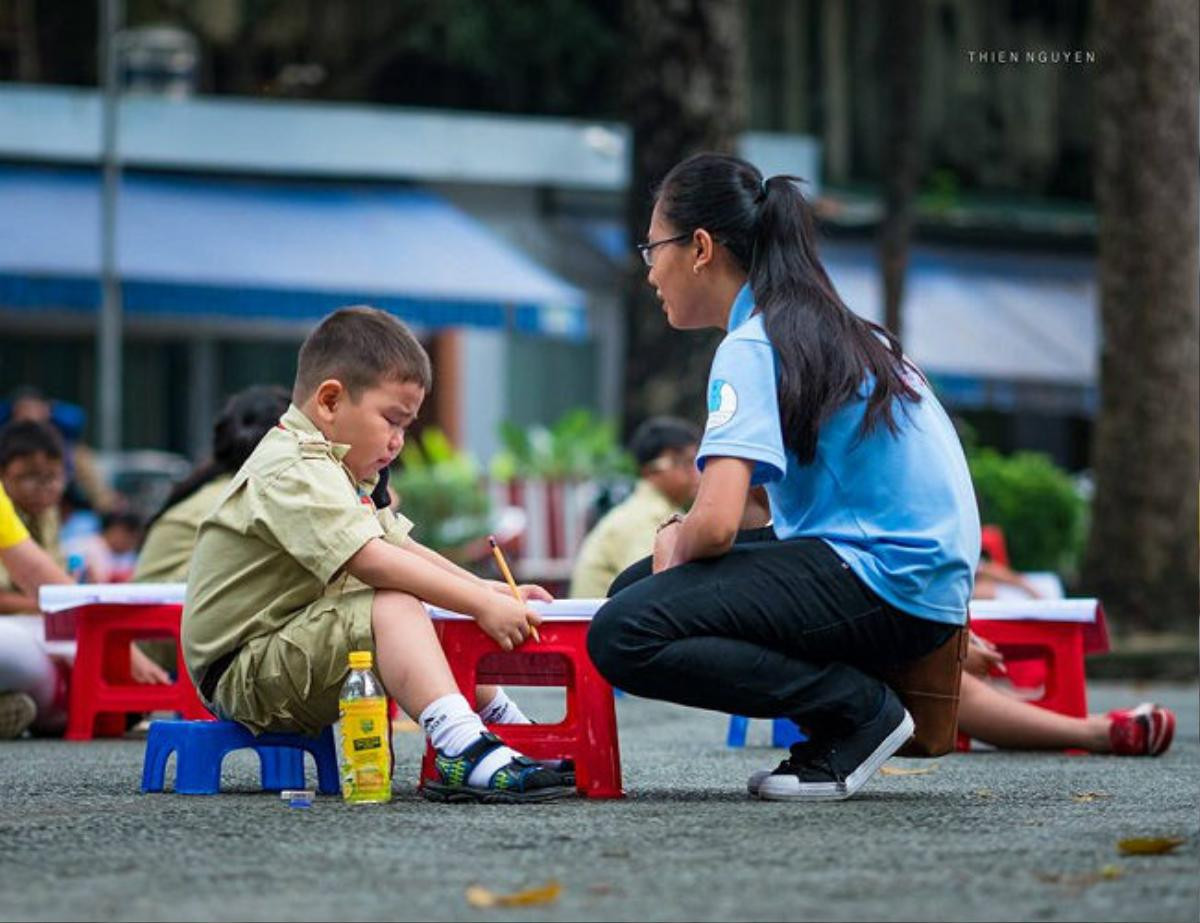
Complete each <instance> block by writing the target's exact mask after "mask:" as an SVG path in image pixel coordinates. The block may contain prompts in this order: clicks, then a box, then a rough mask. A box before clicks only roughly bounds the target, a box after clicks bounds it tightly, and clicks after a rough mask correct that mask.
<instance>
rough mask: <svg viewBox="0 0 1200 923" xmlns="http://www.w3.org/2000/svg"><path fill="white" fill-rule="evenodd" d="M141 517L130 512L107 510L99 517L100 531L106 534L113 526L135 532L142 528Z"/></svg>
mask: <svg viewBox="0 0 1200 923" xmlns="http://www.w3.org/2000/svg"><path fill="white" fill-rule="evenodd" d="M142 525H143V520H142V517H141V516H139V515H138V514H137V513H135V512H133V511H132V510H109V511H108V512H107V513H104V514H103V515H102V516H101V517H100V531H101V532H107V531H108V530H109V529H111V528H113V527H114V526H115V527H116V528H119V529H128V530H129V531H130V532H137V531H139V530H140V529H141V528H142Z"/></svg>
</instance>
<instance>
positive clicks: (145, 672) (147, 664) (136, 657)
mask: <svg viewBox="0 0 1200 923" xmlns="http://www.w3.org/2000/svg"><path fill="white" fill-rule="evenodd" d="M129 675H130V676H131V677H132V678H133V681H134V682H135V683H143V684H145V685H147V686H165V685H169V684H170V682H171V677H170V676H168V675H167V671H166V670H164V669H163V668H162V667H160V666H159V665H158V664H156V663H155V662H154V661H153V660H151V659H150V658H149V657H147V656H146V655H145V654H143V653H142V651H141V648H139V647H138V646H137V645H136V644H131V645H129Z"/></svg>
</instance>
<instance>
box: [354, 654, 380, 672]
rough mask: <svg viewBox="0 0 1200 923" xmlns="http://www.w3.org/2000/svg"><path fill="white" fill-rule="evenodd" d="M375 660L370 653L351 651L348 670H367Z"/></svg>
mask: <svg viewBox="0 0 1200 923" xmlns="http://www.w3.org/2000/svg"><path fill="white" fill-rule="evenodd" d="M374 661H375V658H374V656H373V655H372V654H371V652H370V651H351V652H350V669H351V670H369V669H371V664H372V663H374Z"/></svg>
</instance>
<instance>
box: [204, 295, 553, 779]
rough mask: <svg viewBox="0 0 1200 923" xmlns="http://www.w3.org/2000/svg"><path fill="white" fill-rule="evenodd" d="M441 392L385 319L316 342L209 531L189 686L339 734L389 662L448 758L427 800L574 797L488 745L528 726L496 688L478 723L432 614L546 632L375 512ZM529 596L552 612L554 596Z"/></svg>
mask: <svg viewBox="0 0 1200 923" xmlns="http://www.w3.org/2000/svg"><path fill="white" fill-rule="evenodd" d="M431 379H432V375H431V371H430V365H429V357H428V356H427V355H426V353H425V350H424V349H423V348H422V347H421V345H420V344H419V343H418V342H417V341H416V339H415V338H414V337H413V335H412V334H411V333H410V332H409V330H408V328H407V327H405V326H404V324H402V323H401V322H400V321H398V320H396V319H395V318H393V317H392V316H391V315H388V314H386V313H384V312H383V311H379V310H377V309H375V308H367V307H354V308H343V309H341V310H339V311H336V312H334V313H333V314H331V315H329V316H328V317H326V318H325V319H324V320H323V321H322V322H321V323H320V324H319V325H318V326H317V328H316V329H315V330H313V332H312V333H311V334H310V335H309V336H308V339H306V340H305V342H304V345H303V346H302V347H301V348H300V359H299V365H298V368H297V371H296V383H295V387H294V388H293V391H292V402H293V403H292V405H291V406H290V407H289V408H288V410H287V413H285V414H284V416H283V417H282V418H281V419H280V421H279V425H278V426H277V427H275V428H274V429H272V430H270V431H269V432H268V433H267V435H266V436H264V437H263V440H262V441H261V442H260V443H259V444H258V447H257V448H256V449H255V450H254V452H253V453H252V454H251V455H250V457H249V458H248V459H247V460H246V463H245V464H244V465H243V466H242V467H241V469H240V470H239V471H238V472H237V474H235V475H234V477H233V480H232V481H231V482H230V484H229V486H228V488H227V489H226V491H225V492H224V494H223V495H222V497H221V499H220V500H219V501H218V504H217V507H216V509H215V510H214V511H213V512H212V513H211V514H210V515H209V516H208V517H207V518H206V519H205V520H204V521H203V523H202V524H201V526H200V530H199V533H198V537H197V541H196V548H195V551H194V553H193V556H192V563H191V569H190V570H189V573H188V588H187V601H186V604H185V607H184V615H183V629H182V642H183V648H184V656H185V659H186V661H187V665H188V670H189V672H190V673H191V675H192V679H193V680H194V681H195V683H196V686H197V688H198V689H199V690H200V695H201V697H202V698H203V699H204V700H205V702H206V703H208V704H209V705H210V707H212V708H213V710H214V711H215V712H216V713H218V714H219V715H221V717H223V718H227V719H232V720H235V721H239V722H241V723H242V724H244V725H245V726H247V727H248V728H250V729H251V730H252V731H254V732H255V733H261V732H264V731H292V732H295V731H299V732H302V733H307V734H316V733H317V732H319V731H320V730H321V729H322V728H324V727H326V726H327V725H330V724H333V723H334V722H335V721H336V720H337V717H338V693H339V691H340V689H341V686H342V683H343V681H344V679H345V677H346V674H347V672H348V666H347V655H348V654H349V652H350V651H355V650H368V651H373V652H374V655H375V664H376V667H377V670H378V672H379V674H380V678H381V679H382V681H383V684H384V686H385V687H386V688H387V690H388V693H389V694H390V695H391V696H392V697H393V698H394V699H395V700H396V701H397V702H398V703H399V704H400V707H401V708H403V709H404V710H405V711H406V712H407V713H408V714H410V715H412V716H413V717H415V718H417V719H418V720H419V721H420V724H421V726H422V728H423V729H424V730H425V733H426V734H427V735H428V736H429V739H430V742H431V743H432V745H433V747H434V749H435V750H436V751H437V755H438V758H437V760H436V765H437V770H438V773H439V776H440V778H439V780H438V781H437V782H436V783H427V784H426V786H425V787H424V788H423V789H422V791H423V793H424V794H425V795H426V796H427V797H430V798H433V799H435V800H453V801H471V800H475V801H504V802H522V801H545V800H549V799H553V798H558V797H562V796H564V795H567V794H571V793H572V792H573V788H571V787H569V786H568V785H566V784H565V783H566V782H567V779H566V778H565V777H564V776H563V775H561V774H559V773H558V772H556V771H553V770H551V769H549V768H547V767H545V766H543V765H542V764H540V763H536V762H534V761H532V760H529V759H527V758H526V757H523V756H520V755H519V754H517V753H515V752H514V751H512V750H511V749H509V748H508V747H506V746H505V745H504V744H503V742H502V741H500V740H499V739H498V738H496V737H495V736H493V735H491V734H489V733H487V731H486V729H485V727H484V723H485V722H486V723H491V724H505V723H517V722H525V721H527V720H528V719H526V718H525V716H524V715H522V714H521V712H520V710H519V709H518V708H517V707H516V705H515V704H513V702H512V701H511V700H509V699H508V698H507V696H505V694H504V691H503V690H500V689H496V688H495V687H480V688H479V689H478V690H476V700H477V702H478V703H479V704H480V706H481V710H480V713H479V714H476V712H475V711H474V710H473V709H472V708H471V706H470V705H469V704H468V703H467V700H466V698H465V697H464V696H463V695H461V694H460V693H459V691H458V688H457V686H456V685H455V682H454V678H453V676H452V674H451V672H450V668H449V665H448V664H447V663H446V657H445V655H444V654H443V652H442V648H441V645H440V643H439V642H438V639H437V636H436V634H435V632H434V628H433V624H432V622H431V621H430V619H429V615H428V613H427V612H426V610H425V608H424V606H423V605H422V602H423V601H424V602H428V603H431V604H433V605H436V606H440V607H444V608H446V609H451V610H453V611H456V612H462V613H465V614H468V615H471V616H473V617H474V618H475V620H476V621H477V622H478V623H479V626H480V628H481V629H482V630H483V631H484V632H486V633H487V634H488V636H489V637H491V638H493V639H494V640H495V641H496V643H497V644H499V645H500V647H501V648H503V649H504V650H512V649H513V648H515V647H517V646H518V645H520V644H521V643H523V642H524V641H525V639H526V638H527V637H528V636H529V634H530V626H531V625H537V624H538V623H539V622H540V619H539V617H538V616H537V614H536V613H534V612H533V611H532V610H530V609H529V608H528V607H527V606H526V605H524V604H523V603H520V602H518V601H517V600H515V599H513V597H512V595H511V594H510V593H509V591H508V588H507V586H506V585H505V584H503V583H499V582H496V581H484V580H481V579H479V578H477V577H475V576H474V575H472V574H470V573H469V572H467V571H465V570H463V569H462V568H459V567H457V566H456V565H454V564H452V563H450V562H449V561H447V560H446V559H445V558H443V557H441V556H440V555H438V554H436V553H435V552H433V551H431V550H429V549H428V548H425V547H424V546H422V545H420V544H419V543H418V542H416V541H414V540H413V539H412V538H410V537H409V531H410V529H411V528H412V523H410V522H409V521H408V520H406V519H405V518H404V517H403V516H397V515H394V514H393V513H391V512H390V511H389V510H387V509H380V510H376V508H375V505H374V504H373V503H372V501H371V492H372V490H373V488H374V486H375V484H376V483H377V481H378V476H379V472H380V470H382V469H384V468H386V467H387V466H388V465H390V464H391V462H392V461H393V459H395V457H396V456H397V454H399V452H400V449H401V448H402V447H403V445H404V433H405V430H406V428H407V427H409V426H411V425H412V423H413V421H414V420H415V419H416V417H417V413H418V411H419V410H420V408H421V402H422V401H423V400H424V399H425V393H426V391H428V389H429V387H430V383H431ZM522 594H523V596H524V597H525V599H529V598H542V599H548V598H549V595H548V594H547V593H546V592H545V591H544V590H542V589H541V588H540V587H529V586H527V587H522Z"/></svg>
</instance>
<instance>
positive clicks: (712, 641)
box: [588, 154, 980, 800]
mask: <svg viewBox="0 0 1200 923" xmlns="http://www.w3.org/2000/svg"><path fill="white" fill-rule="evenodd" d="M797 182H798V181H797V180H796V179H795V178H793V177H787V176H776V177H772V178H770V179H764V178H763V176H762V174H760V173H759V171H758V170H757V169H756V168H755V167H753V166H752V165H750V164H749V163H746V162H745V161H743V160H739V159H737V158H734V157H726V156H720V155H716V154H701V155H697V156H695V157H693V158H690V159H689V160H686V161H684V162H682V163H681V164H679V165H677V166H676V167H675V168H674V169H672V170H671V172H670V173H669V174H668V175H667V177H666V178H665V179H664V180H663V183H662V185H661V187H660V189H659V190H658V193H657V197H656V201H655V205H654V210H653V214H652V217H651V221H650V227H649V236H648V240H647V241H646V243H644V244H642V245H641V246H640V247H639V249H640V250H641V253H642V255H643V258H644V259H645V262H646V264H647V265H648V266H649V273H648V281H649V283H650V284H651V285H652V286H654V288H655V290H656V291H657V293H658V295H659V298H660V300H661V302H662V307H663V310H664V312H665V313H666V316H667V321H668V323H670V324H671V326H672V327H675V328H676V329H681V330H686V329H696V328H703V327H720V328H722V329H724V330H725V331H726V336H725V338H724V340H723V341H722V342H721V344H720V346H719V347H718V349H717V353H716V356H715V357H714V359H713V362H712V367H711V371H710V374H709V380H708V391H707V394H708V411H709V414H708V421H707V425H706V428H705V432H704V437H703V440H702V442H701V445H700V450H699V453H698V457H697V463H698V465H699V466H700V468H701V471H702V474H701V479H700V488H699V492H698V495H697V497H696V502H695V503H694V504H693V505H692V508H691V510H690V511H689V512H688V513H687V515H686V516H684V515H679V514H676V515H674V516H672V517H670V518H669V519H668V520H667V522H665V523H664V524H663V526H662V527H661V528H660V530H659V532H658V535H657V538H656V541H655V547H654V555H653V558H652V560H647V561H643V562H640V563H639V564H636V565H634V566H633V567H631V568H630V569H629V570H628V571H626V572H625V573H624V574H622V575H621V576H620V577H619V578H618V579H617V581H616V582H615V583H614V585H613V588H612V593H613V595H612V598H611V599H610V600H609V602H608V603H606V604H605V605H604V606H603V607H602V608H601V609H600V610H599V612H597V614H596V617H595V619H594V620H593V624H592V627H591V631H590V633H589V636H588V648H589V651H590V652H591V655H592V658H593V660H594V661H595V663H596V665H597V667H598V668H599V669H600V671H601V673H603V674H604V675H605V677H606V678H608V679H609V681H611V682H612V683H613V685H615V686H618V687H620V688H621V689H624V690H626V691H628V692H631V693H634V694H635V695H641V696H646V697H650V698H659V699H665V700H668V701H672V702H678V703H680V704H684V705H691V706H696V707H700V708H711V709H715V710H718V711H723V712H729V713H733V714H741V715H749V716H752V717H763V718H767V717H776V716H787V717H790V718H792V719H794V720H795V721H797V722H798V723H799V724H801V725H802V726H803V727H804V728H805V730H806V731H807V732H808V735H809V742H808V743H806V744H802V745H798V746H797V747H795V748H793V750H792V754H791V756H790V757H789V758H788V759H787V760H784V761H783V763H781V764H780V766H779V767H778V768H776V769H775V770H774V771H770V770H763V771H761V772H758V773H755V774H754V776H752V777H751V779H750V782H749V788H750V790H751V792H752V794H755V795H757V796H758V797H760V798H764V799H771V800H822V799H825V800H828V799H842V798H847V797H849V796H851V795H853V794H854V793H855V792H856V791H858V789H859V788H861V787H862V785H863V784H864V783H865V782H866V781H867V780H868V779H869V778H870V777H871V775H872V774H874V772H875V771H876V770H877V769H878V768H879V766H880V765H882V763H883V762H884V761H885V760H886V759H887V758H888V757H889V756H891V755H892V754H893V753H894V752H895V751H896V750H898V749H899V748H900V747H901V746H902V745H903V744H904V742H905V741H906V740H907V739H908V737H909V736H911V734H912V731H913V721H912V717H911V716H910V715H909V714H908V712H907V710H906V709H905V708H904V706H903V705H902V704H901V702H900V700H899V698H898V697H897V696H896V694H895V693H894V692H893V691H892V689H890V688H889V687H888V686H887V685H886V684H885V683H884V682H882V681H881V680H880V679H878V678H877V676H878V674H879V673H880V672H882V671H883V670H885V669H887V668H889V667H893V666H897V665H900V664H903V663H906V662H908V661H911V660H915V659H917V658H920V657H922V656H923V655H925V654H927V653H929V652H931V651H933V650H934V649H936V648H937V647H939V646H940V645H941V644H943V643H944V642H946V641H947V640H949V639H950V638H951V637H952V636H953V635H954V633H955V632H956V631H957V630H958V629H959V628H960V627H961V626H962V625H963V624H964V622H965V619H966V612H967V600H968V599H969V598H970V595H971V582H972V575H973V574H974V571H975V565H976V562H977V560H978V557H979V544H980V536H979V519H978V514H977V512H976V503H975V497H974V494H973V491H972V487H971V480H970V477H969V474H968V471H967V465H966V460H965V458H964V456H963V451H962V447H961V446H960V444H959V441H958V437H957V436H956V435H955V431H954V428H953V426H952V425H951V424H950V421H949V420H948V419H947V417H946V414H945V413H944V412H943V410H942V408H941V407H940V406H939V404H938V402H937V399H936V398H935V397H934V396H933V393H932V391H931V390H930V388H929V385H928V383H927V382H926V380H925V378H924V376H923V375H922V374H921V372H920V371H919V370H918V369H917V368H916V367H915V366H914V365H913V364H912V362H911V361H910V360H909V359H908V358H907V357H906V356H905V355H904V354H903V353H902V351H901V348H900V344H899V343H898V342H897V340H896V338H895V337H893V336H892V335H891V334H890V333H888V332H887V331H886V330H884V329H883V328H881V327H879V326H878V325H876V324H872V323H870V322H868V321H865V320H863V319H861V318H860V317H858V316H857V315H855V314H854V313H852V312H851V311H850V309H849V308H848V307H847V306H846V305H845V304H844V303H843V302H842V300H841V298H840V297H839V296H838V294H837V292H836V290H835V289H834V287H833V284H832V283H831V282H830V280H829V277H828V275H827V274H826V272H825V269H824V267H823V266H822V265H821V262H820V259H819V258H818V256H817V251H816V238H815V234H814V229H813V220H812V213H811V209H810V206H809V205H808V203H807V202H806V201H805V199H804V197H803V196H802V195H801V193H800V190H799V188H798V186H797ZM759 485H761V486H765V488H766V493H767V497H768V498H769V504H770V514H771V518H772V522H773V533H772V532H766V533H764V532H762V531H756V532H748V533H745V534H744V535H743V540H742V541H737V539H738V526H739V523H742V522H743V519H742V517H743V512H744V508H745V506H746V502H747V495H748V492H749V491H750V490H751V489H752V488H754V487H757V486H759ZM762 524H765V523H762Z"/></svg>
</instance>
